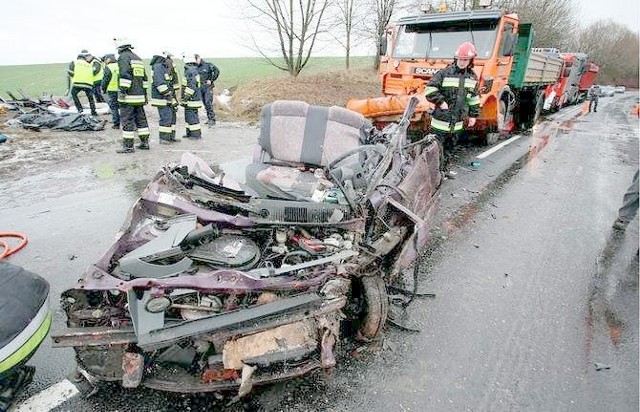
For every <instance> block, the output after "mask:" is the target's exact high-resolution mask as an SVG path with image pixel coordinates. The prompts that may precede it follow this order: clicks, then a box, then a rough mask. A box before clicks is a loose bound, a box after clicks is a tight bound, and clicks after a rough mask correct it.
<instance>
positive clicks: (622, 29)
mask: <svg viewBox="0 0 640 412" xmlns="http://www.w3.org/2000/svg"><path fill="white" fill-rule="evenodd" d="M576 44H577V49H578V50H579V51H582V52H584V53H587V55H588V56H589V60H591V61H593V62H594V63H596V64H597V65H599V66H600V73H599V74H598V81H599V82H601V83H612V84H624V85H626V86H628V87H638V78H639V76H640V67H639V66H640V65H639V63H638V49H639V47H640V41H639V39H638V33H637V32H634V31H632V30H631V29H629V28H628V27H626V26H624V25H622V24H619V23H616V22H614V21H611V20H599V21H596V22H594V23H592V24H590V25H589V26H588V27H586V28H585V29H584V30H582V31H581V32H580V33H579V35H578V36H577V40H576Z"/></svg>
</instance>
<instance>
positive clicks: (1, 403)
mask: <svg viewBox="0 0 640 412" xmlns="http://www.w3.org/2000/svg"><path fill="white" fill-rule="evenodd" d="M0 286H1V287H0V308H2V316H0V411H2V412H4V411H6V410H8V409H9V408H10V406H11V404H12V403H13V401H14V399H15V398H16V397H17V396H18V395H19V393H20V392H21V391H22V390H23V389H24V388H25V387H26V386H27V385H29V383H30V382H31V380H32V378H33V374H34V372H35V368H34V367H33V366H29V365H26V363H27V362H28V361H29V359H30V358H31V357H32V356H33V354H34V353H35V352H36V350H37V349H38V347H39V346H40V344H42V342H43V341H44V340H45V339H46V337H47V334H48V333H49V329H50V327H51V319H52V314H51V310H50V308H49V289H50V286H49V283H48V282H47V281H46V280H44V279H43V278H42V277H41V276H38V275H36V274H35V273H33V272H29V271H27V270H25V269H23V268H22V267H20V266H15V265H12V264H10V263H6V262H2V261H0Z"/></svg>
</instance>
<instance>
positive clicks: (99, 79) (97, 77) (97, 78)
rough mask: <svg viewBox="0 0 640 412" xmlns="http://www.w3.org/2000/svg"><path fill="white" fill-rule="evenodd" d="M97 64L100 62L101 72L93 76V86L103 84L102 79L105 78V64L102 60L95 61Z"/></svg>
mask: <svg viewBox="0 0 640 412" xmlns="http://www.w3.org/2000/svg"><path fill="white" fill-rule="evenodd" d="M94 61H95V62H98V65H99V66H100V70H98V73H96V74H95V75H94V76H93V84H96V83H100V82H102V78H103V77H104V63H103V61H102V60H100V59H94Z"/></svg>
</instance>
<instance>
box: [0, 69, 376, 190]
mask: <svg viewBox="0 0 640 412" xmlns="http://www.w3.org/2000/svg"><path fill="white" fill-rule="evenodd" d="M379 90H380V83H379V80H378V79H377V76H376V74H375V72H373V71H372V70H371V69H352V70H349V71H347V70H338V71H328V72H324V73H319V74H313V75H301V76H299V78H296V79H294V78H279V79H263V80H257V81H255V82H251V83H249V84H247V85H245V86H243V87H241V88H239V89H238V90H237V91H236V93H234V95H233V97H232V100H231V111H224V110H221V109H218V110H217V111H216V113H217V118H218V120H219V122H218V125H217V126H214V127H208V126H205V125H204V121H205V120H206V116H205V113H204V110H200V121H201V122H202V123H203V128H202V130H203V139H202V141H196V142H193V141H183V142H181V143H178V144H176V145H172V146H168V147H167V146H163V147H162V150H161V151H159V150H158V149H159V148H158V147H157V142H158V137H157V136H158V113H157V110H156V109H155V108H153V107H151V106H147V107H146V108H145V112H146V114H147V119H148V122H149V127H150V129H151V146H152V150H151V152H150V153H151V156H152V157H153V159H154V162H151V163H156V162H157V161H158V160H161V159H159V158H158V157H161V158H165V157H166V158H167V159H171V160H177V156H178V155H177V154H176V153H173V154H171V152H172V151H173V152H176V151H177V152H181V151H187V150H189V149H192V150H193V151H194V152H198V151H200V152H205V153H207V152H208V153H211V155H212V156H213V157H220V160H222V161H229V160H234V157H230V156H229V155H231V154H232V153H233V154H237V153H239V152H237V151H236V150H235V149H234V145H235V144H236V143H240V146H241V147H242V152H244V151H245V150H248V149H246V148H247V147H249V146H250V145H252V144H253V143H254V142H255V139H256V135H257V130H256V126H257V122H258V120H259V114H260V109H261V108H262V106H263V105H264V104H266V103H269V102H272V101H274V100H278V99H288V100H302V101H306V102H308V103H310V104H317V105H338V106H344V105H345V104H346V102H347V101H348V100H349V99H351V98H365V97H369V96H376V95H377V94H378V93H379ZM15 115H16V112H12V111H8V112H7V111H2V112H0V133H2V134H4V135H5V136H7V141H6V142H4V143H0V176H2V177H3V178H5V179H8V178H10V177H17V176H27V175H30V174H34V173H38V172H42V171H50V170H51V166H52V165H53V164H59V163H63V162H68V161H72V160H73V159H76V158H78V157H81V156H91V157H92V158H93V159H94V161H98V160H104V159H107V160H108V161H109V162H110V163H114V164H120V163H123V164H126V163H128V162H129V160H127V159H129V158H128V157H127V156H124V157H123V156H120V157H118V156H116V155H115V149H116V148H117V147H119V145H120V144H121V140H120V139H121V131H120V130H115V129H112V128H111V115H103V116H100V118H101V119H103V120H107V124H106V126H105V129H104V130H101V131H97V132H63V131H53V130H50V129H46V128H43V129H41V131H39V132H36V131H32V130H26V129H23V128H21V127H9V126H7V125H5V121H6V120H8V119H11V118H12V117H14V116H15ZM177 129H178V136H180V135H182V134H183V132H184V130H185V127H184V112H183V110H182V109H181V108H180V109H179V111H178V124H177ZM154 146H155V147H154ZM228 149H229V150H230V151H229V150H228ZM248 151H250V150H248ZM103 153H104V154H103ZM159 153H163V154H164V155H160V156H158V154H159ZM225 153H226V155H227V156H225ZM215 154H219V156H218V155H215ZM140 155H144V152H141V153H140V154H136V156H140ZM125 158H126V159H125ZM165 160H166V159H165ZM211 160H215V161H218V159H211Z"/></svg>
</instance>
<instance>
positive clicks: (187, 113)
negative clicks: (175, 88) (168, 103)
mask: <svg viewBox="0 0 640 412" xmlns="http://www.w3.org/2000/svg"><path fill="white" fill-rule="evenodd" d="M184 120H185V121H186V122H187V137H192V138H196V139H197V138H200V137H202V129H201V128H200V118H199V117H198V108H197V107H195V108H194V107H189V106H186V107H185V108H184Z"/></svg>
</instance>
